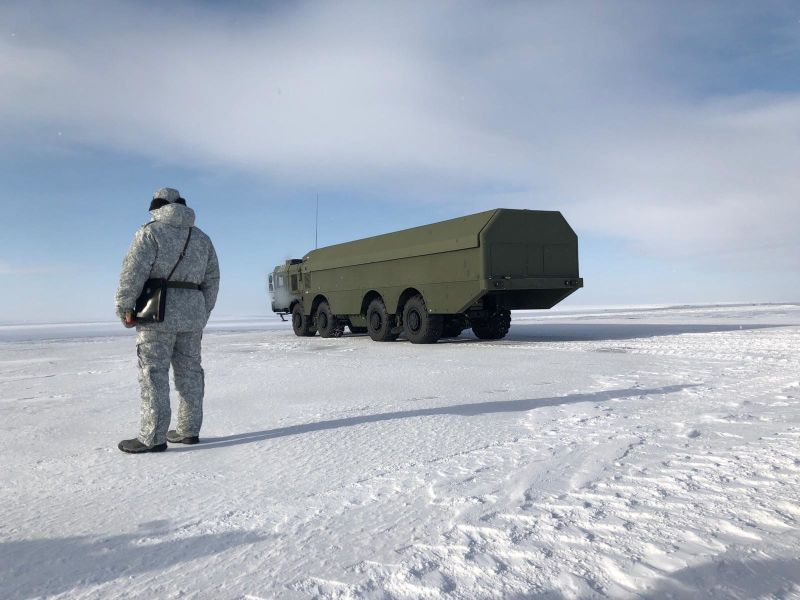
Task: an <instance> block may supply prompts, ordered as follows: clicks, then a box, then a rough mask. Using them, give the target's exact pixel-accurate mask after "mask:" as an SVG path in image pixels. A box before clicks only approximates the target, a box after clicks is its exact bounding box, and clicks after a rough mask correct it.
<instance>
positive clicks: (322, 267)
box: [268, 208, 583, 344]
mask: <svg viewBox="0 0 800 600" xmlns="http://www.w3.org/2000/svg"><path fill="white" fill-rule="evenodd" d="M268 286H269V292H270V296H271V302H272V310H273V311H274V312H276V313H278V314H280V315H281V318H283V315H289V314H290V315H291V316H292V328H293V329H294V332H295V334H296V335H298V336H313V335H316V334H317V333H319V334H320V336H322V337H325V338H330V337H340V336H341V335H342V334H343V333H344V328H345V327H349V329H350V331H351V332H352V333H368V334H369V336H370V337H371V338H372V339H373V340H375V341H379V342H386V341H392V340H396V339H397V338H398V337H399V336H400V335H403V336H404V337H405V338H406V339H408V340H409V341H411V342H412V343H415V344H428V343H433V342H436V341H437V340H439V339H440V338H449V337H456V336H458V335H460V334H461V333H462V332H463V331H464V329H466V328H468V327H471V328H472V331H473V333H474V334H475V335H476V336H477V337H478V338H480V339H488V340H497V339H501V338H503V337H504V336H505V335H506V334H507V333H508V330H509V326H510V324H511V312H510V311H511V310H514V309H537V308H540V309H545V308H551V307H553V306H555V305H556V304H558V303H559V302H561V301H562V300H563V299H564V298H566V297H567V296H569V295H570V294H571V293H573V292H574V291H575V290H577V289H578V288H581V287H583V279H581V278H580V276H579V275H578V237H577V236H576V235H575V232H574V231H573V230H572V228H571V227H570V226H569V224H568V223H567V221H566V220H565V219H564V217H563V216H562V215H561V213H560V212H557V211H541V210H516V209H507V208H498V209H495V210H489V211H485V212H480V213H477V214H473V215H467V216H465V217H459V218H457V219H451V220H448V221H442V222H440V223H433V224H431V225H424V226H422V227H414V228H412V229H406V230H403V231H397V232H394V233H387V234H384V235H378V236H375V237H370V238H366V239H361V240H356V241H353V242H347V243H344V244H337V245H335V246H328V247H325V248H319V249H317V250H312V251H311V252H309V253H308V254H307V255H306V256H304V257H303V258H302V259H291V260H287V261H286V263H285V264H283V265H279V266H277V267H276V268H275V270H274V271H273V272H272V273H271V274H270V275H269V278H268Z"/></svg>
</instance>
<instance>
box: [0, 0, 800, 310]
mask: <svg viewBox="0 0 800 600" xmlns="http://www.w3.org/2000/svg"><path fill="white" fill-rule="evenodd" d="M0 86H2V90H3V93H2V95H0V208H2V211H3V215H4V218H3V220H2V222H0V286H2V288H3V290H4V293H3V294H1V295H0V321H3V322H6V321H21V320H27V321H59V320H63V319H65V318H69V319H108V318H112V315H113V306H112V305H113V295H114V289H115V286H116V280H117V275H118V270H119V267H120V264H121V260H122V256H123V255H124V252H125V250H126V249H127V246H128V244H129V242H130V239H131V237H132V235H133V232H134V231H135V229H136V228H137V227H138V226H139V225H140V224H142V223H143V222H145V221H147V220H148V218H149V215H148V214H147V206H148V203H149V198H150V196H151V194H152V192H153V191H154V190H155V189H157V188H159V187H162V186H170V187H177V188H179V189H180V190H181V192H182V193H183V195H184V196H185V197H186V198H187V200H188V203H189V205H190V206H191V207H193V208H194V209H195V210H196V211H197V216H198V220H197V224H198V225H199V226H200V227H201V228H203V229H204V230H205V231H206V232H207V233H209V234H210V235H211V236H212V238H213V240H214V242H215V244H216V246H217V249H218V253H219V255H220V260H221V267H222V273H223V282H222V291H221V294H220V301H219V308H218V314H220V315H223V314H224V315H258V314H264V313H265V312H266V311H267V303H266V298H265V294H264V278H265V275H266V273H267V272H268V271H269V270H271V268H272V267H273V266H274V265H275V264H278V263H279V262H281V261H283V260H284V259H285V258H288V257H292V256H302V255H303V254H304V253H305V252H307V251H308V250H309V249H311V248H312V247H313V245H314V204H315V197H316V195H317V194H319V197H320V223H319V227H320V234H319V237H320V245H326V244H333V243H338V242H342V241H347V240H350V239H355V238H359V237H366V236H369V235H375V234H378V233H384V232H387V231H393V230H396V229H401V228H405V227H411V226H415V225H421V224H424V223H429V222H433V221H437V220H442V219H446V218H451V217H455V216H460V215H463V214H468V213H472V212H476V211H479V210H485V209H488V208H495V207H501V206H506V207H514V208H534V209H556V210H561V211H562V212H563V213H564V215H565V216H566V217H567V219H568V220H569V221H570V223H571V224H572V225H573V228H574V229H575V230H576V231H577V232H578V235H579V237H580V240H581V247H580V251H581V270H582V273H581V274H582V275H583V277H584V278H585V281H586V287H585V288H584V289H583V290H581V291H580V292H578V293H576V294H574V295H573V296H572V297H571V298H570V299H568V300H567V301H566V303H565V304H566V305H573V306H575V305H600V304H654V303H688V302H736V301H748V302H750V301H752V302H760V301H771V302H779V301H800V272H799V270H798V264H800V243H799V242H798V239H797V236H796V231H797V223H798V222H800V169H798V165H800V6H798V5H797V4H796V3H794V2H759V3H754V2H718V3H714V2H707V3H695V2H685V3H682V2H668V3H662V4H656V3H636V2H604V3H596V2H520V3H515V2H509V3H486V2H441V3H423V2H419V3H415V2H407V3H374V2H343V3H325V2H305V3H291V4H285V3H258V2H241V3H235V4H231V3H209V2H206V3H191V2H165V3H141V2H125V1H119V0H112V1H110V2H75V3H57V4H56V5H53V4H52V3H46V2H18V3H15V2H10V3H4V4H3V6H2V7H0ZM9 290H12V291H11V292H9Z"/></svg>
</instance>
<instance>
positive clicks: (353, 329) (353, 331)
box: [347, 325, 367, 333]
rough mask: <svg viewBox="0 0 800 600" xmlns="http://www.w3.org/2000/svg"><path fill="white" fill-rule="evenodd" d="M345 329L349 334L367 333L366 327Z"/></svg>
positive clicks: (349, 326)
mask: <svg viewBox="0 0 800 600" xmlns="http://www.w3.org/2000/svg"><path fill="white" fill-rule="evenodd" d="M347 328H348V329H349V330H350V333H367V328H366V327H359V326H358V325H348V326H347Z"/></svg>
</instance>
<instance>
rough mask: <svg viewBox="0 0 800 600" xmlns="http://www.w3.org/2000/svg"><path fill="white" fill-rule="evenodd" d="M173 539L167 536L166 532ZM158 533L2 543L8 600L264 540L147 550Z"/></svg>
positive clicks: (178, 542) (190, 542)
mask: <svg viewBox="0 0 800 600" xmlns="http://www.w3.org/2000/svg"><path fill="white" fill-rule="evenodd" d="M167 533H168V532H167ZM149 537H155V536H154V535H153V532H148V531H142V532H141V533H138V534H124V535H115V536H103V537H91V536H74V537H66V538H45V539H33V540H19V541H10V542H9V541H3V542H0V581H2V582H3V598H4V599H5V600H16V599H17V598H20V599H22V598H34V597H35V598H38V597H42V598H43V597H49V596H53V595H58V594H63V593H67V594H68V593H69V592H70V591H72V590H74V589H75V588H76V587H78V586H80V587H82V588H84V587H91V586H95V585H100V584H103V583H106V582H109V581H113V580H115V579H118V578H125V580H127V579H128V578H130V577H133V576H135V575H139V574H141V573H146V572H148V571H163V570H164V569H166V568H167V567H169V566H172V565H176V564H180V563H185V562H191V561H192V560H195V559H198V558H201V557H204V556H212V555H215V554H218V553H220V552H224V551H226V550H228V549H230V548H234V547H236V546H241V545H243V544H253V543H255V542H258V541H261V540H263V539H265V537H264V536H262V535H258V534H255V533H252V532H238V531H229V532H224V533H217V534H203V535H197V536H193V537H188V538H181V539H172V540H167V541H162V542H157V543H152V542H150V541H149V540H148V543H146V544H145V545H142V540H143V539H144V538H149Z"/></svg>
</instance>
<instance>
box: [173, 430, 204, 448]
mask: <svg viewBox="0 0 800 600" xmlns="http://www.w3.org/2000/svg"><path fill="white" fill-rule="evenodd" d="M167 441H168V442H172V443H173V444H196V443H197V442H199V441H200V437H199V436H196V435H185V436H184V435H181V434H180V433H178V432H177V431H175V430H174V429H170V430H169V431H168V432H167Z"/></svg>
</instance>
